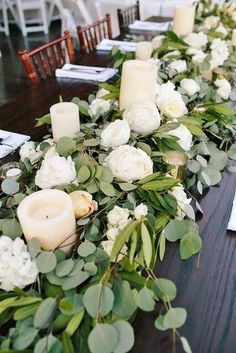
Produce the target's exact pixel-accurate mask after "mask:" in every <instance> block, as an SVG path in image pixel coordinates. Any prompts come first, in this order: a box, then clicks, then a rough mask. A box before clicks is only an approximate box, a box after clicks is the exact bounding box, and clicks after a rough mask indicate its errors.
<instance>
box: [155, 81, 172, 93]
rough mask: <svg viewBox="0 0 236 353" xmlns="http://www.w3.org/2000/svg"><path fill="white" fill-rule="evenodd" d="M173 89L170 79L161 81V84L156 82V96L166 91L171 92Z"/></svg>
mask: <svg viewBox="0 0 236 353" xmlns="http://www.w3.org/2000/svg"><path fill="white" fill-rule="evenodd" d="M174 90H175V85H174V84H173V82H171V81H167V82H166V83H162V84H161V85H159V84H157V96H158V97H161V96H162V95H166V94H167V93H168V92H169V93H172V92H173V91H174Z"/></svg>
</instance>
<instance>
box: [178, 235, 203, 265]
mask: <svg viewBox="0 0 236 353" xmlns="http://www.w3.org/2000/svg"><path fill="white" fill-rule="evenodd" d="M201 248H202V240H201V238H200V237H199V235H196V234H194V233H191V232H189V233H187V234H185V235H184V236H183V238H182V239H181V241H180V248H179V252H180V257H181V259H182V260H186V259H188V258H189V257H191V256H193V255H195V254H197V253H198V252H199V251H200V250H201Z"/></svg>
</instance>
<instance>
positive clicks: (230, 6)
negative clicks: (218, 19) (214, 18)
mask: <svg viewBox="0 0 236 353" xmlns="http://www.w3.org/2000/svg"><path fill="white" fill-rule="evenodd" d="M223 10H224V12H225V13H226V14H227V15H229V16H230V17H231V18H232V20H233V21H235V22H236V4H235V3H234V2H225V4H224V7H223Z"/></svg>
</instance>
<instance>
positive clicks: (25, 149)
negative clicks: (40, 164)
mask: <svg viewBox="0 0 236 353" xmlns="http://www.w3.org/2000/svg"><path fill="white" fill-rule="evenodd" d="M19 154H20V158H21V160H22V161H23V160H25V159H26V158H27V159H29V160H30V163H35V162H37V161H38V160H39V159H40V157H41V156H42V151H40V150H39V149H37V150H36V145H35V143H34V142H33V141H28V142H25V143H24V144H23V145H22V146H21V148H20V151H19Z"/></svg>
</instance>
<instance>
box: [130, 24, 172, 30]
mask: <svg viewBox="0 0 236 353" xmlns="http://www.w3.org/2000/svg"><path fill="white" fill-rule="evenodd" d="M170 24H171V22H162V23H157V22H147V21H135V22H134V23H132V24H130V25H129V29H134V30H140V31H159V32H166V31H167V30H168V28H169V25H170Z"/></svg>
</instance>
